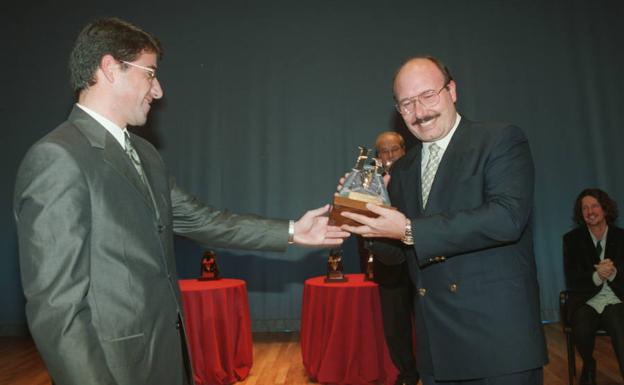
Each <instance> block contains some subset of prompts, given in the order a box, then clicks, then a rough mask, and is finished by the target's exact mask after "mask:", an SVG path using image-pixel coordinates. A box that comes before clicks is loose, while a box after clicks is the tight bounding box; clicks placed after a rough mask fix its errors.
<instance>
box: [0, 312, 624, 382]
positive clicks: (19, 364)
mask: <svg viewBox="0 0 624 385" xmlns="http://www.w3.org/2000/svg"><path fill="white" fill-rule="evenodd" d="M544 329H545V331H546V340H547V342H548V353H549V357H550V362H549V363H548V365H546V366H545V367H544V384H546V385H567V384H568V377H567V373H568V372H567V358H566V347H565V338H564V335H563V333H562V331H561V327H560V326H559V325H558V324H549V325H545V328H544ZM253 349H254V365H253V367H252V369H251V373H250V375H249V376H248V377H247V378H246V379H245V380H244V381H242V382H239V383H238V384H240V385H268V384H280V385H304V384H314V382H312V381H310V380H309V379H308V378H307V376H306V373H305V369H304V367H303V362H302V360H301V349H300V346H299V335H298V334H297V333H255V334H254V348H253ZM595 357H596V360H597V361H598V370H597V381H598V384H599V385H621V384H623V383H624V382H623V381H622V378H621V377H620V374H619V368H618V365H617V361H616V360H615V355H614V353H613V348H612V346H611V340H610V338H609V337H598V338H597V339H596V350H595ZM581 365H582V364H581V361H580V358H579V357H578V354H577V356H576V367H577V371H579V372H580V369H581ZM575 384H576V381H575ZM0 385H50V378H49V376H48V374H47V371H46V369H45V366H44V365H43V362H42V360H41V357H40V356H39V353H38V352H37V349H36V348H35V345H34V343H33V342H32V340H31V339H30V338H25V337H0Z"/></svg>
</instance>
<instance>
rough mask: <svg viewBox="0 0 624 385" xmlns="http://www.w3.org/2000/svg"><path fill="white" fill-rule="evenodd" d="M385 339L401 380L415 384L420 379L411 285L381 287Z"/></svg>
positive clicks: (407, 283)
mask: <svg viewBox="0 0 624 385" xmlns="http://www.w3.org/2000/svg"><path fill="white" fill-rule="evenodd" d="M379 297H380V301H381V313H382V317H383V329H384V336H385V338H386V344H387V345H388V351H389V352H390V358H391V359H392V362H393V363H394V365H395V366H396V367H397V369H398V370H399V379H401V380H405V381H408V382H413V381H416V380H417V379H418V370H417V369H416V359H415V358H414V348H413V346H412V345H413V344H412V340H413V334H412V314H413V311H412V309H413V302H412V301H413V299H412V285H411V283H410V282H409V281H407V282H405V283H404V284H402V285H399V286H392V287H388V286H384V285H379Z"/></svg>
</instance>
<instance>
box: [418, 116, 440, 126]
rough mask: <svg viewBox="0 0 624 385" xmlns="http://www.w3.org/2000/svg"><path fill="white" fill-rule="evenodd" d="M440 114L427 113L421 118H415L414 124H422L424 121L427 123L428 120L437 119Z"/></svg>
mask: <svg viewBox="0 0 624 385" xmlns="http://www.w3.org/2000/svg"><path fill="white" fill-rule="evenodd" d="M438 116H440V114H433V115H425V116H423V117H420V118H418V117H417V118H415V119H414V121H413V122H412V124H422V123H426V122H428V121H430V120H431V119H435V118H437V117H438Z"/></svg>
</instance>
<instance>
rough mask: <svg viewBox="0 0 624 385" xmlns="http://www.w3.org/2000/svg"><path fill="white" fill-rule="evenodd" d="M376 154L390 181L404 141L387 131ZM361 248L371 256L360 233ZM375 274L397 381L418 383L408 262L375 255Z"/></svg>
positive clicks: (377, 143)
mask: <svg viewBox="0 0 624 385" xmlns="http://www.w3.org/2000/svg"><path fill="white" fill-rule="evenodd" d="M375 149H376V151H377V158H378V159H379V160H380V161H381V163H382V165H383V166H384V168H385V170H386V172H388V174H387V176H385V177H384V180H385V182H386V183H388V182H389V172H390V169H391V168H392V165H393V164H394V162H396V161H397V160H398V159H399V158H401V157H402V156H403V155H405V141H404V140H403V137H402V136H401V135H400V134H398V133H396V132H394V131H386V132H383V133H381V134H379V136H378V137H377V140H376V141H375ZM358 250H359V251H360V258H361V261H362V260H363V262H364V263H366V261H367V260H368V256H369V254H371V252H370V251H369V250H368V249H366V248H365V247H363V238H362V237H358ZM373 277H374V281H375V282H376V283H377V284H378V285H379V299H380V301H381V314H382V317H383V327H384V336H385V338H386V344H387V345H388V350H389V351H390V357H391V358H392V362H393V363H394V365H395V366H396V367H397V369H398V370H399V376H398V377H397V379H396V382H395V383H396V385H416V384H417V383H418V380H419V376H418V370H417V369H416V360H415V358H414V347H413V343H412V341H413V334H412V316H413V304H412V295H413V288H412V282H411V281H410V278H409V273H408V269H407V262H405V261H403V262H401V263H399V264H397V265H387V264H385V263H383V262H381V261H380V260H379V259H378V258H375V257H374V256H373Z"/></svg>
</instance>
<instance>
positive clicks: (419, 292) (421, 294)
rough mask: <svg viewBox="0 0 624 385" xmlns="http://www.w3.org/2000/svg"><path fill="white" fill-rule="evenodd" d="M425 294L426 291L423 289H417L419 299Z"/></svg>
mask: <svg viewBox="0 0 624 385" xmlns="http://www.w3.org/2000/svg"><path fill="white" fill-rule="evenodd" d="M425 294H427V289H425V288H424V287H419V288H418V295H419V296H421V297H424V296H425Z"/></svg>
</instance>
